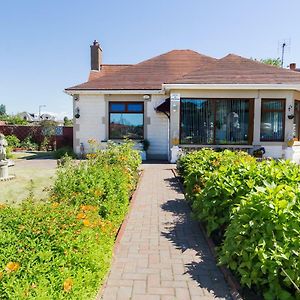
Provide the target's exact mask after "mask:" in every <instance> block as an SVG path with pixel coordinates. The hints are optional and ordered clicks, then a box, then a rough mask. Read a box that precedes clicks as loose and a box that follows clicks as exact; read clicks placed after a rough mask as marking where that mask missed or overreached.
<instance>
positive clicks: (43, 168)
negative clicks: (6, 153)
mask: <svg viewBox="0 0 300 300" xmlns="http://www.w3.org/2000/svg"><path fill="white" fill-rule="evenodd" d="M44 157H47V156H46V155H45V153H37V152H30V153H17V154H14V157H13V161H14V162H15V166H13V167H10V168H9V174H10V175H15V176H16V178H15V179H13V180H10V181H5V182H0V187H1V193H0V203H7V204H19V203H20V202H21V201H23V200H25V199H26V198H28V197H29V196H30V195H33V197H34V199H36V200H40V199H46V198H47V195H48V192H47V188H49V187H51V186H52V184H53V182H54V179H55V170H56V160H55V159H51V158H44ZM48 157H49V155H48Z"/></svg>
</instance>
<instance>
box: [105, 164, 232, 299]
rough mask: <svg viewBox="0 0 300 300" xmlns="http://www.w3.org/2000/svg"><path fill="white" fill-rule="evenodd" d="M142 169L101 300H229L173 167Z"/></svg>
mask: <svg viewBox="0 0 300 300" xmlns="http://www.w3.org/2000/svg"><path fill="white" fill-rule="evenodd" d="M143 167H144V174H143V176H142V179H141V182H140V185H139V188H138V190H137V192H136V197H135V200H134V202H133V204H132V207H131V211H130V213H129V217H128V220H127V223H126V226H125V229H124V232H123V234H122V236H121V238H120V240H119V242H118V244H117V248H116V252H115V256H114V261H113V264H112V268H111V271H110V274H109V276H108V280H107V282H106V284H105V286H104V288H103V292H102V297H101V299H104V300H109V299H118V300H119V299H124V300H125V299H142V300H144V299H145V300H147V299H161V300H167V299H172V300H173V299H180V300H185V299H186V300H189V299H192V300H196V299H202V300H205V299H207V300H208V299H231V296H230V293H229V288H228V286H227V285H226V283H225V280H224V277H223V275H222V274H221V272H220V271H219V269H218V267H217V266H216V262H215V260H214V258H213V256H212V254H211V252H210V250H209V248H208V245H207V243H206V240H205V238H204V236H203V234H202V232H201V230H200V228H199V226H198V224H197V222H195V221H193V220H192V219H191V217H190V209H189V206H188V205H187V203H186V202H185V200H184V195H183V194H182V192H181V190H180V187H179V184H178V182H177V179H176V178H175V177H174V175H173V172H172V167H174V166H172V165H170V164H144V165H143Z"/></svg>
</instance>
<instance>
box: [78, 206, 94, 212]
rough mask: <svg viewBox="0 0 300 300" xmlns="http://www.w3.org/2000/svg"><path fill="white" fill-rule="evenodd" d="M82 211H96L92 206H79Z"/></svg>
mask: <svg viewBox="0 0 300 300" xmlns="http://www.w3.org/2000/svg"><path fill="white" fill-rule="evenodd" d="M80 208H81V210H82V211H89V210H90V211H95V210H97V206H93V205H81V206H80Z"/></svg>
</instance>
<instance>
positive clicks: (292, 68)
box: [290, 63, 296, 71]
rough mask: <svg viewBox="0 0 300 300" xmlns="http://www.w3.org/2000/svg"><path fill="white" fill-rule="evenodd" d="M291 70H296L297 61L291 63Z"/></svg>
mask: <svg viewBox="0 0 300 300" xmlns="http://www.w3.org/2000/svg"><path fill="white" fill-rule="evenodd" d="M290 70H292V71H296V63H291V64H290Z"/></svg>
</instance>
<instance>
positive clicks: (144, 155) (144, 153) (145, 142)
mask: <svg viewBox="0 0 300 300" xmlns="http://www.w3.org/2000/svg"><path fill="white" fill-rule="evenodd" d="M141 144H142V145H143V150H142V151H141V157H142V160H146V159H147V150H148V149H149V147H150V142H149V140H147V139H144V140H142V141H141Z"/></svg>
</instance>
